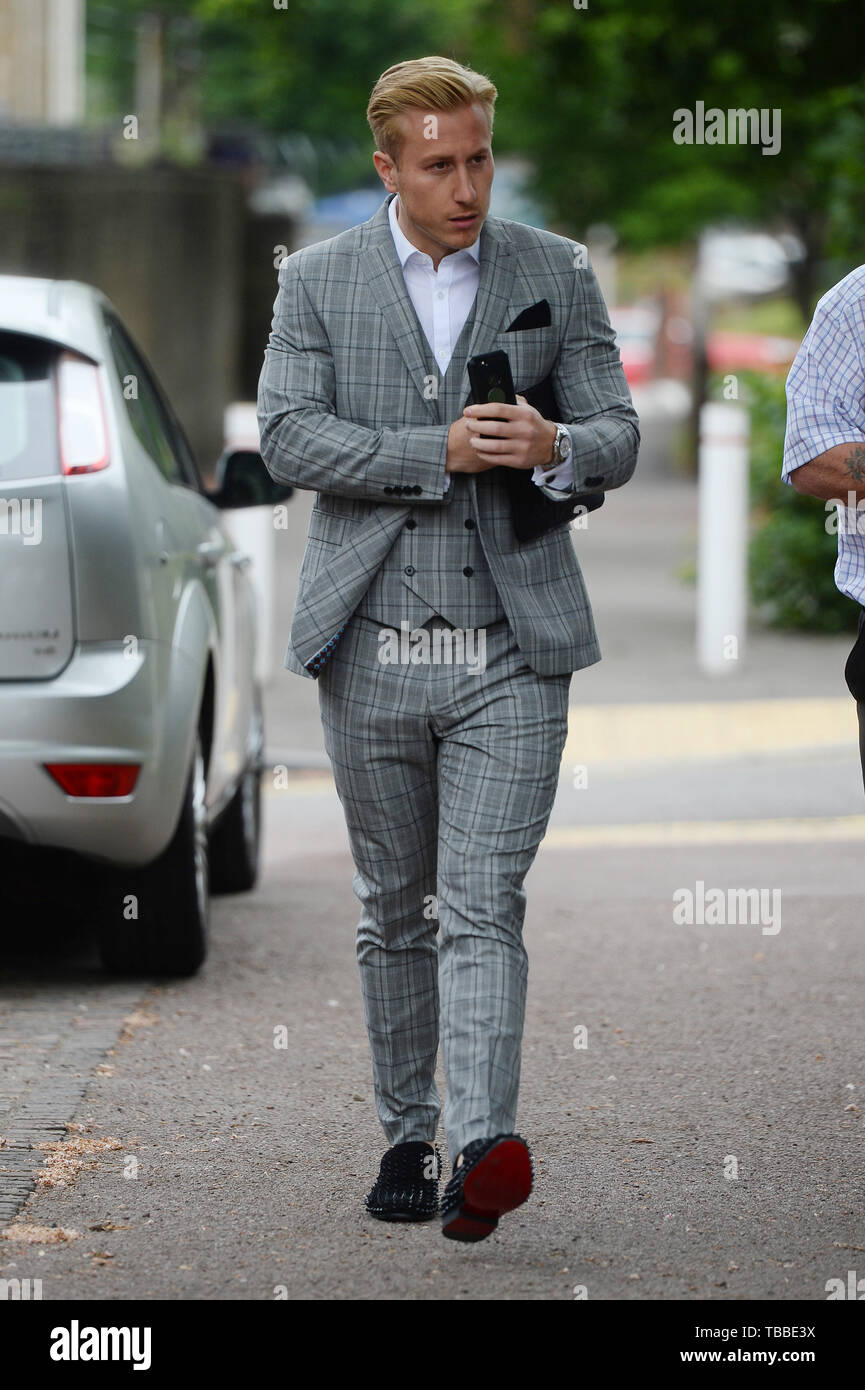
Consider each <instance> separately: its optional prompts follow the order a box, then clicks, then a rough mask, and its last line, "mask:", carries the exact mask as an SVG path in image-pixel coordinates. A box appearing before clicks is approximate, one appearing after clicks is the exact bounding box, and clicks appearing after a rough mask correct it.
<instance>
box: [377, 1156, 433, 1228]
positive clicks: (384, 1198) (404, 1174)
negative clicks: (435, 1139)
mask: <svg viewBox="0 0 865 1390" xmlns="http://www.w3.org/2000/svg"><path fill="white" fill-rule="evenodd" d="M441 1175H442V1161H441V1154H440V1153H439V1151H438V1149H431V1148H430V1146H429V1144H425V1143H424V1141H423V1140H422V1139H411V1140H408V1141H407V1142H406V1143H405V1144H394V1146H393V1148H392V1149H388V1151H387V1153H386V1154H385V1155H384V1157H383V1158H382V1161H381V1167H380V1169H379V1174H378V1177H377V1178H376V1180H375V1183H374V1184H373V1187H372V1190H371V1191H370V1192H368V1193H367V1197H366V1203H365V1205H366V1209H367V1211H368V1212H369V1214H370V1216H375V1217H376V1218H377V1219H378V1220H379V1221H431V1220H432V1219H433V1217H434V1216H436V1215H437V1214H438V1205H439V1178H440V1177H441Z"/></svg>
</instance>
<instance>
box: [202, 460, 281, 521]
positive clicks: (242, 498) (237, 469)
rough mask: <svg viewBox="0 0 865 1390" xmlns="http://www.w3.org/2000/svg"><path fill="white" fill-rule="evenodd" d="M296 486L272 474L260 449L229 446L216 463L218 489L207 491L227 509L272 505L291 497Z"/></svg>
mask: <svg viewBox="0 0 865 1390" xmlns="http://www.w3.org/2000/svg"><path fill="white" fill-rule="evenodd" d="M293 492H294V488H293V487H292V486H291V485H290V484H289V483H279V482H277V481H276V480H275V479H274V478H272V477H271V476H270V474H269V473H268V471H267V468H266V467H265V463H264V459H263V458H262V457H261V454H260V453H259V452H258V450H257V449H227V450H226V451H225V453H224V454H223V455H222V457H221V458H220V460H219V462H218V464H217V465H216V489H215V491H213V492H210V493H208V498H209V500H210V501H211V502H213V503H214V505H215V506H217V507H221V508H222V509H223V510H224V511H232V510H235V509H237V508H240V507H273V506H275V505H276V504H277V503H278V502H284V501H286V499H287V498H289V497H291V495H292V493H293Z"/></svg>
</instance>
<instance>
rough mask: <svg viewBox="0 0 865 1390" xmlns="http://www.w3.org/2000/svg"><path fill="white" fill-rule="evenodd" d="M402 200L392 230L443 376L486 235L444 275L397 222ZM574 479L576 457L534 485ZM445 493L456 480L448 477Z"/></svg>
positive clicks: (539, 472)
mask: <svg viewBox="0 0 865 1390" xmlns="http://www.w3.org/2000/svg"><path fill="white" fill-rule="evenodd" d="M398 203H399V197H396V198H392V199H391V201H390V205H389V206H388V217H389V218H390V229H391V232H392V234H393V240H394V245H395V246H396V253H397V255H398V256H399V261H400V265H401V266H402V273H403V279H404V280H405V287H406V289H407V290H408V294H409V298H410V299H411V302H412V304H413V305H414V310H415V313H416V314H417V317H418V322H419V323H420V326H421V328H422V329H423V331H424V335H425V337H426V340H427V342H428V343H429V345H430V348H431V349H432V353H433V356H434V357H435V360H436V362H437V363H438V367H439V371H440V372H441V374H442V376H444V374H445V372H446V371H447V369H448V363H449V362H450V360H451V357H452V356H453V351H454V347H455V346H456V343H457V339H458V338H459V336H460V334H461V333H462V331H463V326H464V324H465V321H466V319H467V318H468V316H469V313H470V311H471V307H472V304H473V303H474V300H475V296H476V294H477V292H478V281H479V279H480V235H478V237H477V239H476V240H475V241H473V242H472V244H471V246H466V247H464V248H463V250H462V251H452V252H451V253H450V255H447V256H443V257H442V259H441V260H440V261H439V266H438V270H436V269H435V267H434V265H433V263H432V257H430V256H428V255H427V254H426V252H424V251H419V250H418V248H417V247H416V246H414V245H413V244H412V243H411V242H410V241H409V239H408V237H407V236H406V235H405V233H404V232H403V230H402V228H401V227H400V225H399V222H398V221H397V204H398ZM573 477H574V470H573V463H572V458H571V457H570V456H569V457H568V458H567V459H566V460H565V462H564V463H559V464H556V465H555V466H554V467H549V468H548V467H540V466H538V467H536V468H535V469H533V471H532V482H534V483H537V484H538V486H539V487H543V486H549V487H554V488H558V489H567V488H569V487H570V486H571V483H572V482H573ZM446 478H447V482H446V485H445V491H447V489H448V488H449V487H450V484H451V475H450V473H448V474H446Z"/></svg>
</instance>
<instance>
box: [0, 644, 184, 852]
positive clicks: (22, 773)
mask: <svg viewBox="0 0 865 1390" xmlns="http://www.w3.org/2000/svg"><path fill="white" fill-rule="evenodd" d="M200 681H201V673H200V672H199V671H198V670H197V669H196V667H195V663H194V662H193V661H192V660H191V659H190V658H189V657H188V656H186V655H185V654H184V653H183V652H182V651H180V650H179V649H178V648H173V647H170V646H169V645H168V644H167V643H164V642H156V641H143V640H140V641H138V643H137V644H136V645H135V648H134V650H131V651H130V648H129V647H126V646H124V644H123V643H121V642H97V643H87V644H79V645H78V646H77V647H76V649H75V652H74V655H73V657H72V660H71V661H70V662H69V664H68V665H67V666H66V667H65V669H64V670H63V671H62V672H61V673H60V675H59V676H57V677H55V678H54V679H52V680H45V681H37V680H33V681H0V836H2V837H5V838H7V839H11V840H17V841H23V842H25V843H28V844H31V845H42V846H52V847H56V848H60V849H67V850H73V851H75V852H77V853H80V854H83V855H87V856H89V857H90V858H92V859H94V860H98V861H101V862H103V863H109V864H117V865H128V866H135V865H141V864H147V863H149V862H150V861H151V860H152V859H155V858H156V856H157V855H158V854H160V853H161V852H162V850H163V849H164V848H165V846H166V845H167V844H168V841H169V840H170V839H171V836H172V834H173V832H174V828H175V826H176V824H177V820H178V817H179V815H180V808H181V804H182V800H183V793H184V788H185V785H186V779H187V774H188V766H189V759H190V756H191V748H192V738H193V734H194V726H195V718H196V710H197V708H198V706H197V703H196V700H197V698H198V693H199V689H200ZM63 762H69V763H74V762H96V763H98V762H106V763H109V762H116V763H127V762H135V763H139V764H140V771H139V774H138V779H137V781H136V784H135V787H134V789H133V791H132V792H131V793H130V795H128V796H124V797H71V796H67V794H66V793H65V792H64V791H63V789H62V788H61V787H60V786H58V784H57V783H56V782H55V781H54V778H53V777H52V776H51V774H50V773H49V772H48V771H47V770H46V768H45V766H44V764H45V763H63Z"/></svg>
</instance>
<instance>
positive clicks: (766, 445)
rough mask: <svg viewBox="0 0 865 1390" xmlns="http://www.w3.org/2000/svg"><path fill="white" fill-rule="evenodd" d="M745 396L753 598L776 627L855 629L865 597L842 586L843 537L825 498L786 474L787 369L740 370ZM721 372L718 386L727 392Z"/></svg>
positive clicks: (714, 389)
mask: <svg viewBox="0 0 865 1390" xmlns="http://www.w3.org/2000/svg"><path fill="white" fill-rule="evenodd" d="M738 381H739V392H740V402H741V404H742V405H744V406H745V408H746V409H747V410H748V411H749V413H750V417H751V508H752V511H751V538H750V544H749V554H748V579H749V585H750V593H751V600H752V602H753V603H754V604H755V605H756V607H757V609H758V611H759V613H760V616H761V618H762V619H763V621H764V622H765V623H766V624H767V626H769V627H778V628H799V629H805V630H808V631H810V632H847V631H854V630H855V628H856V625H857V622H858V619H859V611H860V610H859V605H858V604H857V603H854V602H853V600H852V599H849V598H847V597H846V595H844V594H842V593H840V592H839V591H838V589H837V588H836V587H835V579H834V571H835V561H836V559H837V557H838V538H837V535H836V534H835V530H834V526H833V527H831V528H830V529H829V530H828V531H827V528H826V521H827V517H831V516H832V513H831V512H827V511H826V508H825V504H824V503H823V502H822V501H820V499H819V498H816V497H803V496H801V494H800V493H798V492H796V490H795V488H792V487H789V486H788V485H787V484H786V483H783V482H782V481H781V463H782V460H783V456H784V430H785V425H786V418H787V401H786V397H785V394H784V377H783V376H781V377H774V376H764V375H761V374H760V373H757V372H740V373H738ZM720 383H721V378H714V379H713V381H712V384H711V388H710V396H711V398H712V399H713V400H720V399H722V391H721V384H720Z"/></svg>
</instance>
